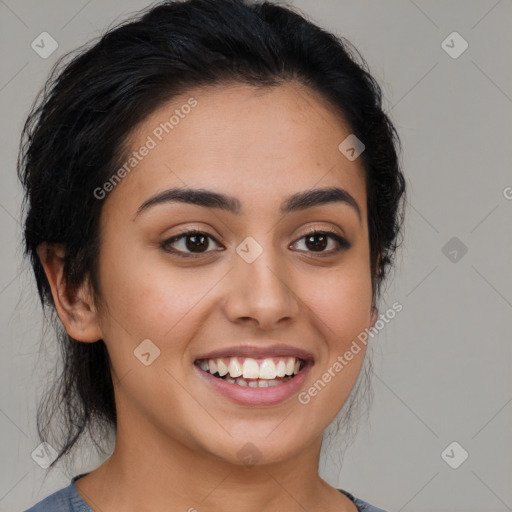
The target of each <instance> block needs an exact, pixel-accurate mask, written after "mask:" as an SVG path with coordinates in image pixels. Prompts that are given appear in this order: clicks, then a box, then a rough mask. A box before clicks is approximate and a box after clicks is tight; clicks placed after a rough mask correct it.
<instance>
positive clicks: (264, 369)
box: [259, 359, 300, 380]
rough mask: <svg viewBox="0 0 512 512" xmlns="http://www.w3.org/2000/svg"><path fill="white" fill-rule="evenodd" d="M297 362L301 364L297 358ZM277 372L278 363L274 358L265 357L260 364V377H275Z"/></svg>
mask: <svg viewBox="0 0 512 512" xmlns="http://www.w3.org/2000/svg"><path fill="white" fill-rule="evenodd" d="M297 363H299V365H300V361H299V360H298V359H297ZM276 374H277V369H276V365H275V364H274V361H272V359H264V360H263V361H262V362H261V364H260V374H259V378H260V379H269V380H270V379H275V378H276Z"/></svg>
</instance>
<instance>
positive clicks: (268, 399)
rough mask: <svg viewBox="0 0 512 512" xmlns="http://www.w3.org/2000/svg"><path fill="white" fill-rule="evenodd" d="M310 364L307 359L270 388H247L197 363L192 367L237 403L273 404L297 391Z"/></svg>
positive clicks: (217, 389)
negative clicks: (227, 380) (296, 370)
mask: <svg viewBox="0 0 512 512" xmlns="http://www.w3.org/2000/svg"><path fill="white" fill-rule="evenodd" d="M311 366H312V363H311V362H310V361H308V362H307V363H306V365H305V366H304V368H302V370H301V371H300V372H299V373H297V374H296V375H295V377H293V379H289V380H287V381H286V382H284V383H283V384H279V385H277V386H272V387H270V388H249V387H244V386H239V385H238V384H231V383H229V382H226V381H225V380H223V379H219V378H218V377H214V376H213V375H212V374H211V373H208V372H206V371H204V370H202V369H201V368H199V366H197V365H194V368H195V369H196V370H197V371H198V372H199V376H200V377H201V378H202V379H204V380H205V381H206V382H207V383H208V384H209V385H211V386H212V387H213V389H215V390H216V391H218V392H219V393H220V394H221V395H224V396H225V397H226V398H229V399H230V400H232V401H233V402H235V403H237V404H240V405H275V404H279V403H281V402H284V401H285V400H288V399H289V398H290V397H292V396H293V395H295V394H296V393H298V391H299V389H300V387H301V386H302V384H303V383H304V380H305V378H306V376H307V374H308V372H309V370H310V368H311Z"/></svg>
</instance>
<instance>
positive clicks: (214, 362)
mask: <svg viewBox="0 0 512 512" xmlns="http://www.w3.org/2000/svg"><path fill="white" fill-rule="evenodd" d="M275 359H278V361H277V364H276V363H275ZM226 363H227V364H226ZM300 365H301V360H300V359H298V358H296V357H279V358H266V359H263V360H256V359H254V358H252V357H247V358H240V359H239V358H237V357H230V358H229V359H227V358H216V359H207V360H206V359H203V360H201V361H200V362H199V367H200V368H201V369H202V370H204V371H207V372H209V373H211V374H212V375H214V374H216V373H217V374H218V375H219V376H220V377H226V379H237V378H238V377H243V378H244V379H259V380H264V381H266V382H271V381H274V380H275V379H276V378H283V377H287V376H292V375H296V374H297V373H299V370H300ZM242 385H243V384H242ZM249 385H250V383H249ZM272 385H275V384H272ZM251 387H254V386H251ZM262 387H266V384H264V385H263V386H262Z"/></svg>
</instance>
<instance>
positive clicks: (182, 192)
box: [134, 187, 361, 223]
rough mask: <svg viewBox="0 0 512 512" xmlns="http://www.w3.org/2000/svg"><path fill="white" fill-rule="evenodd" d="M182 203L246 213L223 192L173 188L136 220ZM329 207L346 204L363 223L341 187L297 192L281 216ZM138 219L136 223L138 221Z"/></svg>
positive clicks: (147, 204) (149, 201) (149, 202)
mask: <svg viewBox="0 0 512 512" xmlns="http://www.w3.org/2000/svg"><path fill="white" fill-rule="evenodd" d="M175 201H177V202H181V203H187V204H193V205H196V206H204V207H206V208H217V209H220V210H225V211H227V212H230V213H234V214H240V213H242V210H243V208H242V203H241V202H240V200H239V199H237V198H236V197H231V196H228V195H225V194H222V193H220V192H214V191H212V190H205V189H194V188H171V189H168V190H164V191H163V192H160V193H158V194H156V195H155V196H153V197H150V198H149V199H147V200H146V201H144V203H142V204H141V205H140V206H139V208H138V209H137V213H136V214H135V217H137V216H138V215H139V214H141V213H142V212H144V211H146V210H148V209H149V208H151V207H153V206H156V205H159V204H165V203H170V202H175ZM329 203H345V204H347V205H349V206H351V207H352V208H353V209H354V210H355V212H356V213H357V217H358V218H359V223H361V209H360V208H359V205H358V204H357V201H356V200H355V199H354V197H353V196H352V195H351V194H350V193H349V192H347V191H346V190H344V189H342V188H339V187H329V188H319V189H312V190H306V191H304V192H297V193H296V194H293V195H291V196H290V197H288V198H287V199H286V200H285V201H284V202H283V203H282V204H281V208H280V213H281V214H283V215H285V214H288V213H291V212H296V211H301V210H306V209H308V208H313V207H315V206H320V205H323V204H329ZM135 217H134V219H135Z"/></svg>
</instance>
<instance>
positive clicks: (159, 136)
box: [108, 83, 366, 216]
mask: <svg viewBox="0 0 512 512" xmlns="http://www.w3.org/2000/svg"><path fill="white" fill-rule="evenodd" d="M350 133H351V132H350V127H349V126H348V125H347V123H346V122H345V121H344V120H343V118H342V116H341V115H340V114H338V113H337V112H335V111H334V109H333V108H332V106H331V105H330V104H328V103H327V102H326V101H325V100H324V99H323V98H322V97H321V96H319V95H318V94H316V93H315V92H314V91H312V90H310V89H308V88H305V87H303V86H300V85H298V84H295V83H287V84H283V85H280V86H277V87H266V88H256V87H254V86H249V85H232V86H215V87H206V88H202V89H193V90H190V91H189V92H188V93H186V94H183V95H180V96H179V97H176V98H174V99H173V100H172V101H171V102H168V103H165V104H163V105H162V106H160V108H158V109H157V110H156V111H155V112H153V113H152V114H151V115H149V116H148V117H147V118H146V119H145V120H144V122H143V123H141V124H140V125H139V126H138V127H137V128H136V129H135V130H134V131H133V133H132V134H131V136H130V138H129V143H128V147H129V149H128V152H127V155H126V157H127V159H126V162H125V163H127V162H128V159H129V158H131V159H132V160H131V163H132V164H134V165H133V166H130V165H127V166H126V169H129V172H127V173H125V174H126V177H125V178H123V179H122V181H121V182H120V183H119V185H117V186H116V187H115V189H114V191H113V192H111V195H112V196H115V197H112V198H111V199H109V201H108V202H110V203H113V202H115V203H117V202H118V201H122V203H123V207H124V208H131V209H132V210H133V213H134V212H135V211H136V209H137V207H138V206H139V205H140V203H141V202H143V201H144V199H146V198H147V197H148V196H150V195H153V194H154V193H155V192H158V191H161V190H164V189H166V188H171V187H185V186H189V187H195V188H197V187H203V188H207V189H210V190H218V191H222V192H224V193H226V194H228V195H232V196H235V197H238V198H240V200H241V201H242V203H244V204H245V203H248V204H249V206H255V205H258V206H263V205H274V204H275V205H277V204H281V202H282V200H283V198H285V197H288V196H289V195H291V194H293V193H294V192H297V191H303V190H307V189H312V188H316V187H322V188H323V187H329V186H338V187H343V188H344V189H347V190H349V192H350V193H351V194H352V195H353V196H356V198H358V203H360V207H361V209H362V210H363V209H364V206H365V203H366V201H365V198H366V196H365V178H364V169H363V167H362V162H361V159H357V160H355V161H350V160H348V159H347V158H345V156H344V155H343V154H342V153H341V152H340V151H339V149H338V146H339V144H340V143H341V142H342V141H343V140H344V139H345V138H346V137H347V136H348V135H350ZM143 148H150V149H145V150H143ZM134 153H137V156H134ZM142 153H144V155H142ZM134 159H135V160H134ZM120 196H122V198H121V197H120ZM116 198H117V199H116ZM244 210H245V208H244ZM363 214H364V212H363ZM363 216H364V215H363Z"/></svg>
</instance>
